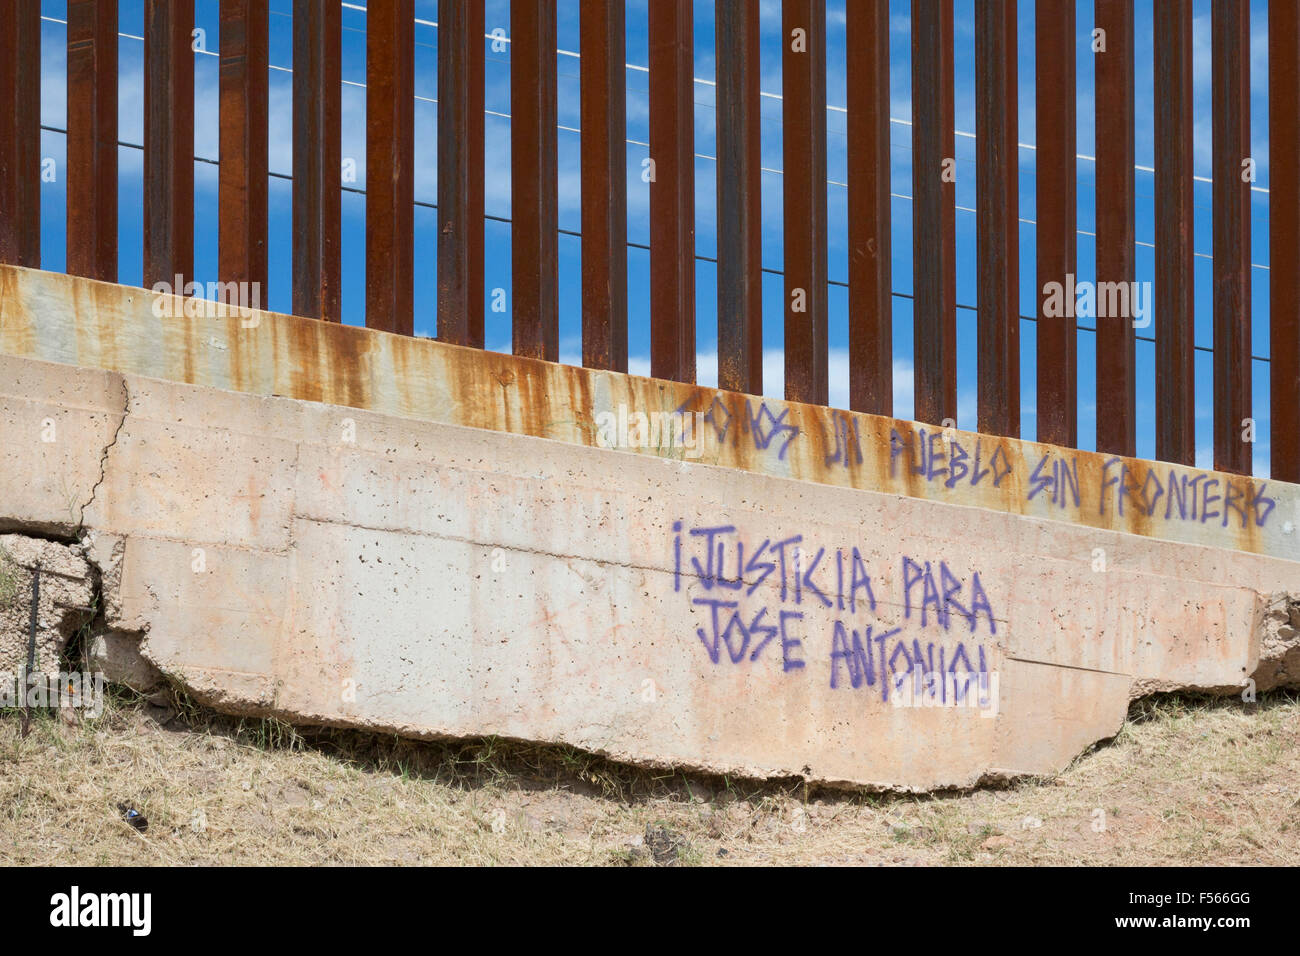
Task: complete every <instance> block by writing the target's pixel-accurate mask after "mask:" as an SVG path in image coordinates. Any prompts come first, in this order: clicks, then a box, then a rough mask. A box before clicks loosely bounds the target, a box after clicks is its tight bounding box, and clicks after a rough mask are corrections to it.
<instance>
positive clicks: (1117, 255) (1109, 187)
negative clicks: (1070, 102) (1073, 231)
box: [1093, 0, 1151, 457]
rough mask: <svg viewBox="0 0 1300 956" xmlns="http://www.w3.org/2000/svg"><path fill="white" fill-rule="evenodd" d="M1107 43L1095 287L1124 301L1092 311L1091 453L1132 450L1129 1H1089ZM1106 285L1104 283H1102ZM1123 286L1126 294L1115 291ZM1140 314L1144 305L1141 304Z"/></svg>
mask: <svg viewBox="0 0 1300 956" xmlns="http://www.w3.org/2000/svg"><path fill="white" fill-rule="evenodd" d="M1095 11H1096V18H1095V19H1096V26H1097V28H1098V29H1101V30H1103V31H1105V34H1104V35H1105V42H1106V47H1105V49H1104V50H1099V51H1098V52H1097V54H1096V56H1094V57H1093V62H1094V64H1095V71H1096V131H1097V132H1096V141H1097V146H1096V153H1097V288H1098V290H1099V291H1100V290H1101V289H1106V288H1111V289H1116V290H1117V291H1116V292H1115V297H1114V299H1112V301H1122V302H1124V303H1127V308H1121V309H1120V310H1119V314H1118V315H1102V314H1101V309H1100V308H1098V310H1097V313H1098V314H1097V450H1098V451H1100V452H1104V453H1106V454H1111V455H1128V456H1130V457H1131V456H1134V455H1136V454H1137V372H1136V368H1137V365H1136V355H1135V351H1136V335H1135V333H1134V326H1133V322H1134V318H1135V313H1134V296H1135V295H1136V294H1137V288H1136V286H1135V285H1134V282H1135V279H1136V274H1137V261H1136V258H1135V250H1136V246H1135V240H1136V233H1135V229H1134V215H1135V213H1134V208H1135V205H1136V195H1137V194H1136V191H1135V185H1134V173H1133V165H1134V163H1135V162H1136V159H1135V156H1134V148H1133V139H1134V126H1133V102H1134V86H1133V0H1096V6H1095ZM1107 284H1109V285H1107ZM1118 290H1127V291H1118ZM1146 309H1147V313H1146V314H1147V315H1148V316H1149V315H1150V314H1151V313H1150V310H1151V303H1150V301H1147V303H1146Z"/></svg>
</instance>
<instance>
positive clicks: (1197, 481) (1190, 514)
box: [674, 395, 1277, 529]
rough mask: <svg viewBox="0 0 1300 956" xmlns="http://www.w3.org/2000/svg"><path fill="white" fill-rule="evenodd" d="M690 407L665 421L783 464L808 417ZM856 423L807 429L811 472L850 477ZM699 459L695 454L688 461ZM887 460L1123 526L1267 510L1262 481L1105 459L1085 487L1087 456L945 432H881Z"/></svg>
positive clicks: (766, 406) (758, 409) (928, 478)
mask: <svg viewBox="0 0 1300 956" xmlns="http://www.w3.org/2000/svg"><path fill="white" fill-rule="evenodd" d="M693 401H694V400H693V399H692V400H691V401H687V402H684V403H683V404H682V405H681V406H680V407H679V408H677V409H676V410H675V412H674V414H678V415H682V416H683V417H684V418H685V419H687V420H691V421H693V422H695V423H696V425H695V427H702V426H703V425H707V426H708V430H707V432H706V433H707V434H708V435H709V436H710V437H711V438H713V439H716V441H717V444H718V445H719V446H720V447H734V448H737V449H740V450H748V449H752V450H753V451H754V452H757V453H759V454H760V455H770V456H771V457H772V458H773V459H775V460H776V461H779V462H785V461H787V459H788V457H789V452H790V449H791V448H795V447H797V445H796V443H797V442H799V441H806V440H807V439H806V438H805V435H806V434H807V431H808V427H809V426H808V415H809V414H811V413H810V412H809V411H808V410H798V409H796V408H793V407H791V406H783V405H782V404H781V403H775V402H774V403H768V402H766V401H759V400H754V399H748V398H746V399H744V400H743V401H741V400H740V399H733V400H731V402H730V404H728V402H726V401H724V400H723V397H722V396H717V395H715V396H713V397H712V398H711V400H710V403H709V405H708V407H707V408H704V409H703V410H694V411H692V409H691V405H692V403H693ZM796 416H801V417H802V418H803V424H798V423H796V421H795V418H796ZM825 416H829V419H828V418H826V417H825ZM859 418H860V416H855V415H849V414H847V413H844V412H839V411H835V410H825V411H824V412H822V413H817V414H816V415H815V416H814V418H813V424H812V428H813V431H817V430H818V429H820V434H821V442H822V446H821V447H822V448H823V451H822V452H821V453H820V458H819V463H820V465H821V466H823V467H824V468H826V469H834V468H835V467H837V466H839V467H843V468H845V469H856V468H858V467H859V466H861V465H863V464H864V463H865V462H866V460H867V458H868V457H869V456H871V455H872V454H873V453H874V451H873V449H872V448H871V447H870V446H868V447H866V448H864V446H863V442H862V435H861V428H860V421H859ZM696 445H697V446H698V442H697V443H696ZM1020 449H1023V450H1020ZM699 455H700V452H698V451H697V452H696V453H695V454H694V455H692V457H699ZM888 455H889V477H890V479H891V480H897V479H898V478H900V477H907V478H909V479H911V478H919V479H921V480H922V481H924V482H925V483H926V484H927V485H929V486H931V487H933V488H937V489H941V490H944V491H948V490H955V491H960V490H962V489H978V491H979V492H983V490H984V489H986V488H991V489H995V490H998V491H999V492H1001V494H1002V495H1004V494H1005V491H1004V490H1003V489H1004V485H1007V484H1010V486H1011V487H1012V488H1015V489H1017V493H1019V494H1021V495H1023V498H1024V500H1025V502H1026V503H1033V504H1034V505H1035V506H1042V505H1044V504H1045V505H1046V506H1047V507H1048V508H1055V509H1059V510H1062V511H1064V510H1065V509H1067V508H1068V509H1074V510H1075V511H1079V510H1082V509H1085V508H1088V507H1091V502H1095V503H1096V508H1097V513H1098V514H1099V515H1103V516H1106V515H1112V514H1113V515H1116V516H1118V517H1120V518H1124V517H1125V516H1127V515H1128V514H1130V513H1139V514H1142V515H1144V516H1145V517H1148V518H1154V519H1157V520H1161V521H1166V522H1190V523H1194V524H1197V525H1202V526H1208V527H1219V528H1224V529H1226V528H1229V527H1235V528H1239V529H1245V528H1250V527H1255V528H1263V527H1266V525H1267V522H1268V519H1269V516H1270V515H1271V513H1272V512H1273V510H1274V508H1275V507H1276V505H1277V501H1276V500H1275V499H1274V498H1272V497H1270V496H1269V495H1268V494H1267V493H1266V492H1267V490H1268V482H1266V481H1264V482H1257V481H1254V480H1252V479H1248V478H1232V477H1229V476H1226V475H1216V474H1214V473H1212V472H1196V471H1194V470H1191V469H1185V468H1182V469H1180V468H1175V467H1168V468H1167V469H1166V468H1164V467H1163V466H1161V467H1160V470H1157V467H1156V466H1151V467H1149V468H1134V467H1130V465H1129V463H1128V462H1126V461H1125V460H1124V459H1122V458H1118V457H1112V458H1108V459H1105V460H1104V461H1103V462H1102V463H1101V467H1100V475H1099V476H1097V472H1096V470H1093V471H1091V472H1089V474H1090V476H1096V477H1089V478H1088V479H1087V480H1086V481H1085V480H1084V479H1083V478H1082V476H1081V475H1080V458H1081V457H1083V460H1084V461H1085V462H1088V461H1089V460H1090V459H1089V458H1088V457H1087V453H1085V454H1084V455H1083V456H1081V455H1080V454H1078V453H1073V452H1065V451H1061V450H1045V451H1035V450H1033V449H1032V448H1031V447H1030V446H1028V445H1024V446H1022V445H1019V444H1018V443H1016V442H1008V441H1006V440H1004V439H1000V438H996V437H990V436H978V435H963V436H961V437H960V438H959V437H957V434H956V432H955V431H954V430H952V429H948V430H947V431H946V433H945V430H943V429H939V428H925V427H916V428H912V427H909V426H908V425H907V424H905V423H901V422H900V423H897V424H896V425H895V426H893V427H891V428H890V430H889V447H888ZM1094 469H1095V465H1094ZM1008 478H1010V479H1011V481H1010V482H1008ZM1094 486H1095V487H1094ZM999 499H1001V495H999ZM963 500H965V499H963Z"/></svg>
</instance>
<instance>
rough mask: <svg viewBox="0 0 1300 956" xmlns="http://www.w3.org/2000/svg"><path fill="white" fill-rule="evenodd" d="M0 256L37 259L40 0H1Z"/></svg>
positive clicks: (29, 262) (17, 261) (21, 261)
mask: <svg viewBox="0 0 1300 956" xmlns="http://www.w3.org/2000/svg"><path fill="white" fill-rule="evenodd" d="M0 262H7V263H11V264H13V265H19V266H26V267H28V268H31V269H38V268H40V265H41V4H40V0H9V2H6V3H4V4H0Z"/></svg>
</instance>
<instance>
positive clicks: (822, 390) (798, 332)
mask: <svg viewBox="0 0 1300 956" xmlns="http://www.w3.org/2000/svg"><path fill="white" fill-rule="evenodd" d="M781 19H782V23H783V29H782V45H783V46H782V68H781V89H782V94H783V102H782V117H783V125H784V127H785V130H784V135H783V138H782V146H783V152H784V156H783V162H784V168H785V175H784V176H783V177H782V180H783V184H784V187H785V397H786V398H787V399H789V400H791V401H796V402H810V403H814V404H818V405H825V404H826V402H827V401H828V399H829V395H828V391H829V382H828V374H829V370H828V364H827V363H828V360H829V353H828V347H827V342H826V335H827V315H828V308H827V292H828V287H827V285H826V257H827V251H826V241H827V240H826V7H825V5H824V4H822V3H819V2H817V0H784V2H783V3H782V4H781ZM801 34H802V37H801ZM801 40H802V42H801Z"/></svg>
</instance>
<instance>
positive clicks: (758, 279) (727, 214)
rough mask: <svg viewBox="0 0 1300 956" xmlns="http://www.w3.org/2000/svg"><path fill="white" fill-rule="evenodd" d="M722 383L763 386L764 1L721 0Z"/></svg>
mask: <svg viewBox="0 0 1300 956" xmlns="http://www.w3.org/2000/svg"><path fill="white" fill-rule="evenodd" d="M714 36H715V46H716V48H717V78H718V88H717V110H718V130H717V141H718V177H717V178H718V193H717V195H718V387H719V388H723V389H727V390H729V391H733V392H747V393H749V394H751V395H761V394H762V393H763V232H762V229H763V220H762V192H763V181H762V170H761V167H762V140H761V138H760V122H761V115H762V114H761V105H760V100H759V95H760V89H761V87H760V85H759V79H760V71H759V57H758V7H757V6H756V5H755V4H753V3H750V2H748V0H717V3H716V5H715V7H714Z"/></svg>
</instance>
